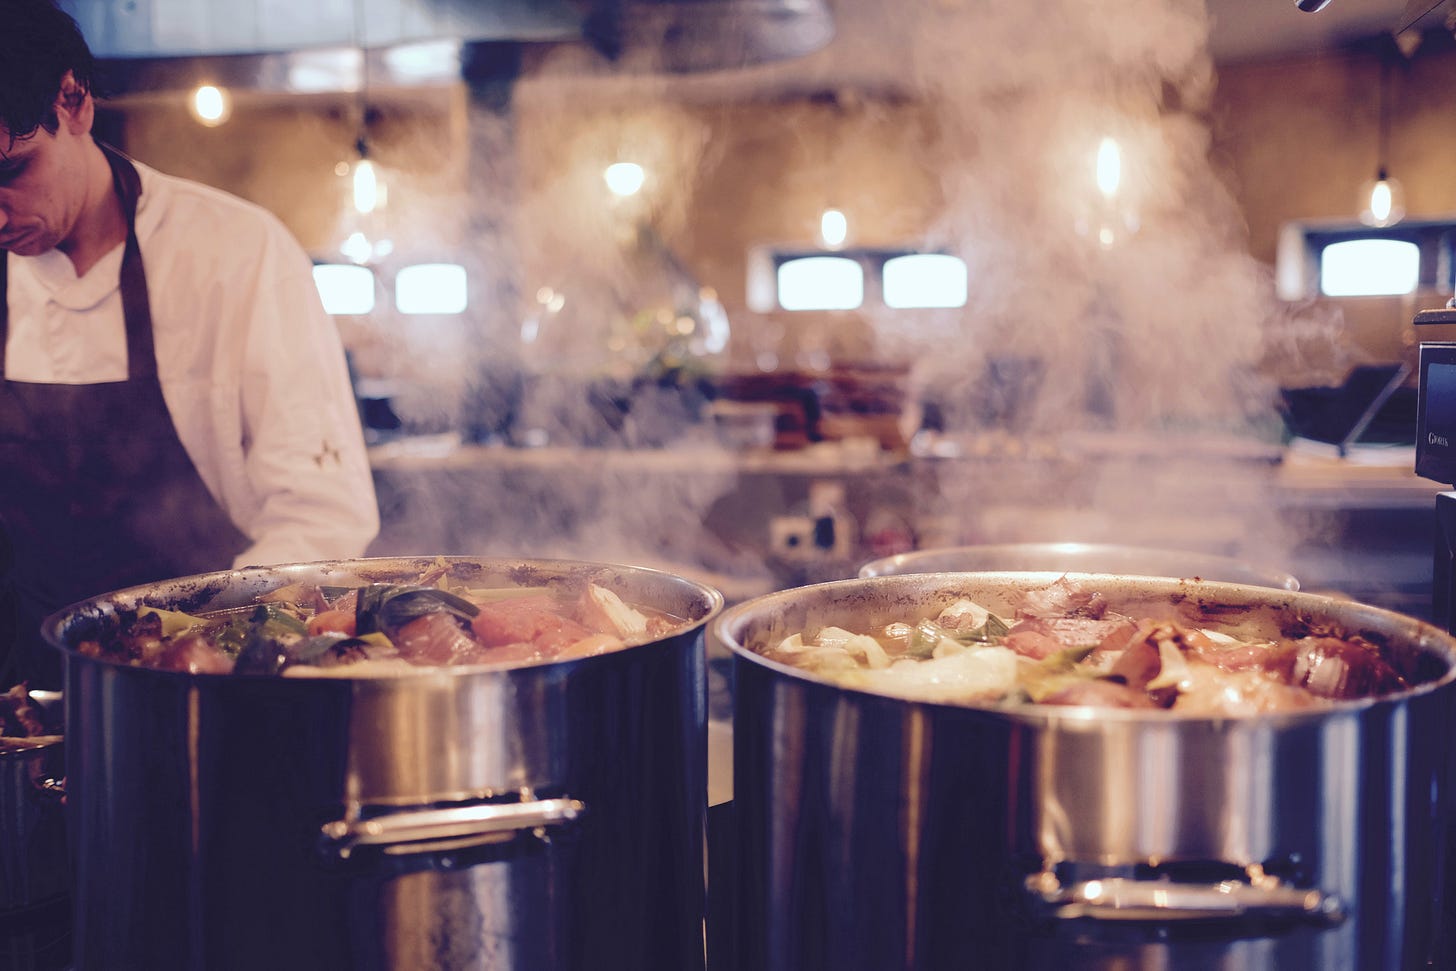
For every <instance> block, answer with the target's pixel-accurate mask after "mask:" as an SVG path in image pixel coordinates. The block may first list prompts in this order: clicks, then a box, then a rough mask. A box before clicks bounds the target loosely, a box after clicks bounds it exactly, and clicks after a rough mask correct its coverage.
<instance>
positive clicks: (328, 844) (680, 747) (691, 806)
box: [45, 558, 721, 971]
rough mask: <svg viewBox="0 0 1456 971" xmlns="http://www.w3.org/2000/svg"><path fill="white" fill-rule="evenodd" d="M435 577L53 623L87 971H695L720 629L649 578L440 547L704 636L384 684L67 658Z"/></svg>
mask: <svg viewBox="0 0 1456 971" xmlns="http://www.w3.org/2000/svg"><path fill="white" fill-rule="evenodd" d="M432 562H435V561H434V560H433V559H431V560H425V559H421V560H412V559H390V560H360V561H351V562H343V563H332V564H308V565H298V566H289V567H281V568H273V569H260V570H245V571H238V572H233V573H224V574H213V575H207V576H202V577H191V578H185V579H183V580H178V581H173V582H170V583H163V584H156V585H152V586H149V587H145V588H135V589H133V590H129V591H122V592H120V593H117V594H112V595H107V596H105V597H102V598H98V599H96V600H93V601H88V602H86V603H83V604H79V605H76V606H74V607H72V608H69V609H68V610H66V611H63V612H61V613H60V614H57V615H56V616H54V617H52V618H51V619H50V620H49V621H48V622H47V625H46V628H45V629H46V633H47V635H48V637H49V638H50V640H51V641H52V643H54V644H57V645H61V646H63V647H64V648H65V652H66V681H65V701H66V715H67V749H68V753H69V754H68V760H67V786H68V790H69V796H68V798H69V802H70V809H71V814H70V823H71V843H72V848H73V852H74V873H75V897H76V921H75V957H76V967H77V968H82V969H86V968H106V969H123V968H135V969H139V971H140V969H155V968H162V967H166V968H196V969H208V971H213V969H228V968H237V969H257V968H264V967H266V968H310V969H316V968H325V967H330V968H332V967H339V968H342V967H348V968H355V969H375V968H381V969H382V968H401V969H403V968H422V967H429V968H441V969H477V968H478V969H492V971H494V969H512V971H514V969H532V971H537V969H556V968H561V969H578V968H581V969H584V968H623V969H626V968H633V969H636V968H643V967H673V968H693V967H701V966H702V963H703V931H702V921H703V901H704V883H703V815H704V809H705V807H704V787H705V773H706V768H705V761H706V754H705V746H706V741H705V731H706V718H705V708H704V705H705V702H704V668H703V655H702V625H703V623H704V622H705V621H706V620H707V618H708V617H710V616H711V615H712V614H713V613H715V612H716V611H717V609H718V608H719V607H720V606H721V598H720V596H719V595H718V594H717V592H716V591H713V590H711V589H709V588H707V587H703V586H700V585H698V584H695V583H692V582H690V581H688V580H684V579H681V578H678V577H673V576H670V575H667V574H662V573H657V572H655V571H650V570H639V569H633V568H628V567H607V566H601V565H596V564H574V563H558V562H552V561H527V562H521V561H492V560H475V559H464V558H448V562H449V563H450V567H451V572H452V575H454V576H456V577H457V578H461V579H465V580H467V581H468V582H469V583H470V584H471V585H472V586H496V585H531V586H534V585H539V584H542V583H547V584H555V583H572V582H579V581H580V580H581V578H583V577H585V576H587V575H590V576H591V577H592V578H594V579H595V580H597V581H598V582H602V583H604V584H605V585H607V586H609V587H611V588H612V589H614V590H615V591H616V592H618V593H619V594H620V595H621V596H622V597H623V598H624V599H626V600H628V601H634V602H637V603H640V604H643V605H645V606H649V607H654V608H657V609H661V610H665V611H667V612H669V613H672V614H674V615H676V616H679V617H685V618H688V619H689V620H690V621H691V623H689V624H688V625H686V626H685V627H684V628H683V629H681V630H679V631H678V632H676V633H675V634H674V635H672V636H670V637H667V638H664V639H661V640H658V641H655V642H652V643H648V644H643V645H639V646H635V647H631V648H628V649H626V650H622V651H618V652H616V653H609V654H604V655H599V656H596V657H590V658H584V659H580V660H574V661H566V662H557V663H551V664H544V665H537V666H531V667H518V668H491V667H470V668H453V669H434V670H427V669H422V670H421V672H420V673H418V674H409V675H404V676H395V677H380V678H363V677H360V678H324V677H321V678H293V677H248V676H238V675H215V676H208V675H187V674H178V673H173V672H166V671H156V670H149V669H142V668H134V667H126V666H121V665H116V664H113V663H110V662H104V661H99V660H95V659H91V658H87V657H85V656H82V655H81V654H79V653H77V652H75V651H74V650H73V649H72V647H73V645H74V644H75V643H76V642H77V639H78V638H80V637H83V636H84V632H85V629H86V625H87V623H88V622H89V620H90V619H91V618H94V617H95V616H96V614H97V612H108V611H113V610H115V609H117V608H118V607H129V606H133V605H135V604H137V603H142V602H145V603H148V604H151V605H154V606H159V607H167V608H169V609H181V610H189V611H194V612H195V611H201V610H206V609H218V608H224V607H229V606H236V605H239V604H244V603H247V602H249V601H251V600H252V599H253V598H254V597H255V596H257V595H258V594H259V593H261V592H263V591H265V590H269V589H273V588H276V587H279V586H283V585H285V584H287V583H290V582H294V581H300V580H301V581H306V582H321V583H326V584H337V585H350V584H356V583H359V582H370V581H373V582H402V581H408V580H411V579H413V578H415V577H417V576H419V575H420V573H421V572H422V571H423V570H424V569H425V568H426V567H428V566H429V565H430V564H431V563H432Z"/></svg>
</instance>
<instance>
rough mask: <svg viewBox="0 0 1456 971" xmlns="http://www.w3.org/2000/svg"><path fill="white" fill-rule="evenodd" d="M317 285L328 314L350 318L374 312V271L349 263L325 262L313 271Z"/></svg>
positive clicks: (315, 284)
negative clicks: (348, 316) (350, 316)
mask: <svg viewBox="0 0 1456 971" xmlns="http://www.w3.org/2000/svg"><path fill="white" fill-rule="evenodd" d="M313 282H314V286H316V287H318V292H319V297H320V299H322V300H323V302H324V310H325V311H326V312H328V313H331V314H335V315H339V316H347V315H356V314H367V313H369V312H370V311H371V310H373V309H374V271H373V270H371V269H369V268H368V267H367V266H353V265H351V264H348V263H323V264H320V265H318V266H315V267H314V268H313Z"/></svg>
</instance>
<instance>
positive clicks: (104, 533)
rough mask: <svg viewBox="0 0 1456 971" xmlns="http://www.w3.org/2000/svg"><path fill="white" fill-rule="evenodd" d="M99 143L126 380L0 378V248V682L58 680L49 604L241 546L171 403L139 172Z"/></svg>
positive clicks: (201, 567)
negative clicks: (161, 360)
mask: <svg viewBox="0 0 1456 971" xmlns="http://www.w3.org/2000/svg"><path fill="white" fill-rule="evenodd" d="M102 150H103V151H104V152H105V154H106V158H107V161H108V162H109V163H110V164H111V173H112V178H113V180H114V182H115V186H116V193H117V195H118V196H119V197H120V198H121V204H122V210H123V212H124V213H125V215H126V224H127V236H126V249H125V250H124V252H123V255H122V261H121V302H122V307H123V311H124V313H125V317H126V352H127V379H126V380H125V381H117V382H108V383H102V384H80V385H70V384H34V383H27V382H21V381H11V380H9V379H8V378H7V377H5V370H4V368H5V362H4V353H3V351H4V347H5V338H6V335H7V330H8V318H9V311H8V303H7V301H6V299H5V297H6V292H5V291H6V254H5V253H4V252H3V251H0V534H3V541H0V570H4V569H5V567H6V566H7V564H6V563H5V562H3V559H4V557H5V555H6V548H7V547H8V549H9V560H10V562H9V563H8V567H9V572H8V575H4V574H0V651H3V652H5V655H6V656H5V658H4V659H3V661H0V686H3V685H8V684H12V683H14V682H17V681H21V680H28V681H29V682H30V684H31V687H55V688H58V687H60V678H61V655H60V653H59V652H57V651H55V650H54V649H52V648H49V647H47V646H45V643H44V641H43V639H42V638H41V636H40V622H41V620H42V619H44V618H45V617H46V616H47V615H48V614H50V613H51V612H53V611H55V610H57V609H59V608H60V607H63V606H65V605H67V604H70V603H73V602H75V601H77V600H84V599H86V598H88V597H93V596H96V595H97V594H101V593H106V592H108V591H111V590H116V589H119V588H121V587H127V586H131V585H134V584H139V583H152V582H155V581H157V580H164V579H169V578H171V577H177V576H186V575H189V574H193V573H205V572H208V571H211V570H225V569H227V568H229V567H230V566H231V565H232V560H233V557H235V556H236V555H237V554H238V553H240V552H241V551H242V550H243V549H245V548H246V547H247V545H248V539H247V537H245V536H244V535H243V534H242V533H241V532H239V531H238V529H237V527H236V526H234V525H233V523H232V521H231V520H230V519H228V516H227V514H226V513H225V512H223V510H222V507H220V506H219V505H218V503H217V501H216V500H215V499H213V497H212V494H211V493H210V492H208V490H207V486H206V485H205V484H204V483H203V481H202V478H201V477H200V476H199V475H198V474H197V469H196V467H195V466H193V464H192V460H191V459H190V458H189V457H188V455H187V450H186V449H185V448H184V447H183V445H182V442H181V440H180V439H179V438H178V437H177V430H176V428H175V427H174V426H173V424H172V416H171V414H170V413H169V412H168V411H167V403H166V401H165V400H164V399H163V397H162V386H161V383H160V382H159V381H158V378H157V357H156V353H155V351H154V349H153V344H152V315H151V309H150V305H149V302H148V299H147V276H146V271H145V270H144V269H143V267H142V254H141V249H140V247H139V246H138V245H137V236H136V206H137V199H138V198H139V197H140V195H141V180H140V178H138V176H137V172H136V168H135V167H133V166H132V164H131V163H130V162H129V161H127V159H126V158H124V157H123V156H122V155H120V154H119V153H117V152H115V151H113V150H112V149H110V148H108V147H106V146H102ZM7 615H8V616H7ZM7 621H8V623H9V624H10V626H11V627H12V628H13V629H12V630H11V631H10V637H9V638H6V637H5V634H6V633H7V632H6V630H5V629H4V627H5V624H6V623H7ZM10 645H13V646H10ZM7 647H8V650H7Z"/></svg>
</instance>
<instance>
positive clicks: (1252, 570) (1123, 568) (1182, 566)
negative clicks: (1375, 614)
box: [859, 543, 1299, 590]
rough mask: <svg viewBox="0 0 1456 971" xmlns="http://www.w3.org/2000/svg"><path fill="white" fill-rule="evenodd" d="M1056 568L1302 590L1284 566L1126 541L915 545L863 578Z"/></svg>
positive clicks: (868, 569)
mask: <svg viewBox="0 0 1456 971" xmlns="http://www.w3.org/2000/svg"><path fill="white" fill-rule="evenodd" d="M1051 570H1055V571H1058V572H1068V573H1117V574H1122V575H1132V576H1144V577H1188V578H1194V577H1196V578H1198V579H1200V580H1221V581H1224V582H1226V583H1248V584H1252V585H1254V586H1256V587H1278V588H1280V589H1282V590H1298V589H1299V581H1298V580H1297V579H1295V578H1294V576H1293V575H1291V574H1290V573H1287V572H1286V571H1284V570H1279V569H1275V568H1273V567H1268V566H1263V565H1260V564H1258V563H1251V562H1249V561H1247V560H1241V559H1238V558H1237V557H1232V556H1221V555H1219V554H1217V553H1200V552H1196V551H1192V550H1174V549H1162V548H1159V547H1154V546H1127V545H1123V544H1120V543H978V544H973V545H970V546H944V547H938V548H935V549H925V550H913V551H911V552H909V553H896V554H895V555H893V556H886V557H882V558H880V559H876V560H871V561H870V562H868V563H866V564H865V565H864V566H862V567H860V569H859V575H860V576H862V577H882V576H889V575H890V574H895V573H972V572H974V573H1010V572H1018V573H1019V572H1042V571H1051Z"/></svg>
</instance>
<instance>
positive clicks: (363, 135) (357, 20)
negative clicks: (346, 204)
mask: <svg viewBox="0 0 1456 971" xmlns="http://www.w3.org/2000/svg"><path fill="white" fill-rule="evenodd" d="M352 33H353V41H354V49H355V50H357V51H358V52H359V89H358V91H357V92H356V98H355V108H356V109H357V111H358V113H359V118H358V124H359V127H358V132H357V137H356V138H355V140H354V149H355V151H357V152H358V153H359V157H360V158H361V159H366V158H368V157H369V51H368V49H367V48H365V46H364V0H354V23H353V31H352Z"/></svg>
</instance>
